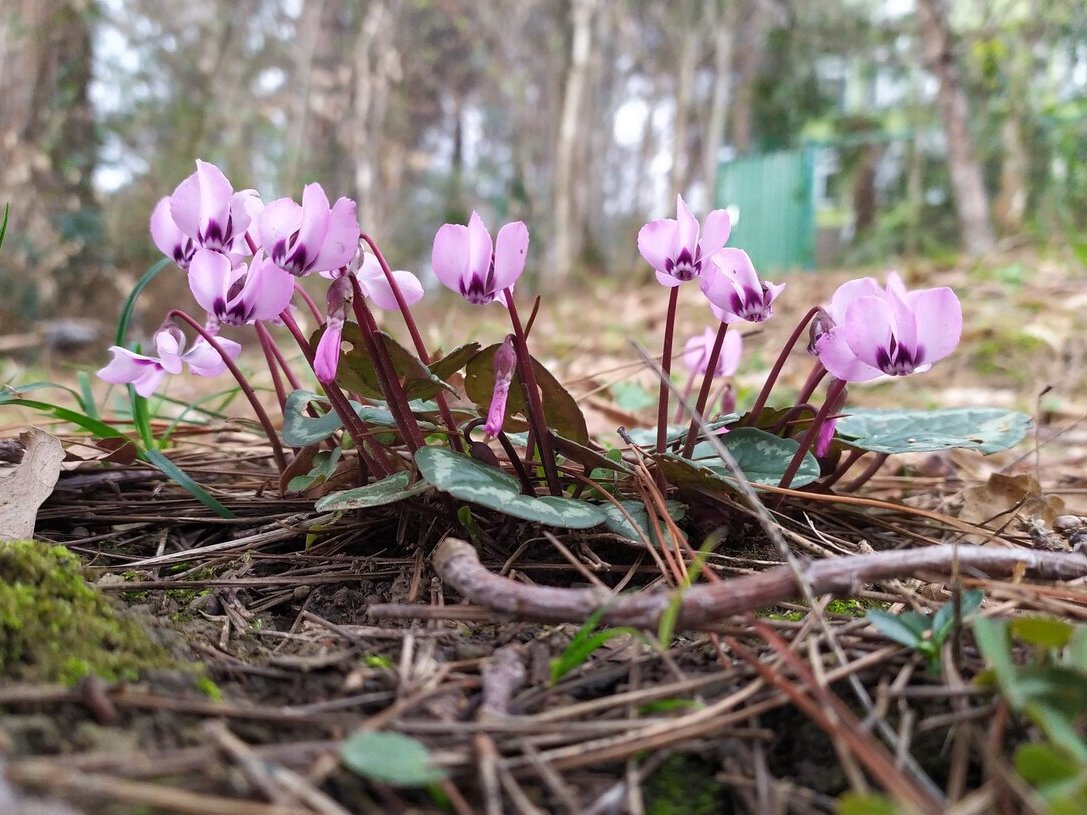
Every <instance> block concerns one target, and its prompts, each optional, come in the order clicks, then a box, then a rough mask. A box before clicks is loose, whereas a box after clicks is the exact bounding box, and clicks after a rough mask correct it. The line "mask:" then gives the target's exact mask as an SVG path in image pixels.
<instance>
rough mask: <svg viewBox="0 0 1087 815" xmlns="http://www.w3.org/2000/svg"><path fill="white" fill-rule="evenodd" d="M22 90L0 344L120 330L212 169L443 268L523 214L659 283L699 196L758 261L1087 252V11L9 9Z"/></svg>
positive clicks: (4, 10) (3, 8) (830, 1)
mask: <svg viewBox="0 0 1087 815" xmlns="http://www.w3.org/2000/svg"><path fill="white" fill-rule="evenodd" d="M0 89H2V92H0V205H2V204H3V203H4V202H10V203H11V206H12V213H11V225H10V229H9V233H8V238H7V242H6V244H5V246H4V247H3V250H2V251H0V336H2V335H10V334H12V333H14V332H17V331H26V330H29V327H31V326H35V325H40V324H41V323H42V321H47V320H56V319H58V318H61V317H72V316H84V317H93V318H97V319H99V320H101V321H103V322H104V323H105V324H106V325H107V326H108V325H109V323H110V322H111V321H112V319H113V317H114V315H115V313H116V311H117V310H118V308H119V304H120V300H121V298H122V297H123V296H124V295H125V294H127V292H128V290H129V289H130V287H131V286H132V284H133V283H134V282H135V280H137V279H138V277H139V275H140V274H141V273H142V272H143V271H144V270H146V269H147V267H148V266H149V265H150V264H151V263H153V262H155V261H156V260H157V259H158V255H157V252H156V250H155V249H154V247H153V245H152V243H151V240H150V237H149V235H148V232H147V219H148V216H149V214H150V212H151V208H152V207H153V205H154V203H155V202H156V200H157V199H158V198H160V197H161V196H163V195H166V194H168V193H169V192H170V191H171V190H172V189H173V187H174V186H175V185H176V184H177V183H178V182H179V181H180V180H181V179H182V178H183V177H185V176H186V175H188V174H189V173H190V172H192V170H193V168H194V165H193V160H194V159H195V158H197V157H200V158H204V159H207V160H209V161H214V162H216V163H218V164H219V165H220V166H221V167H222V168H223V169H224V170H225V171H226V173H227V174H228V176H229V177H230V178H231V179H232V180H233V181H234V184H235V187H236V188H243V187H248V186H252V187H256V188H258V189H260V190H261V191H262V193H263V195H264V198H265V200H266V201H267V200H271V199H272V198H274V197H277V196H280V195H292V196H295V197H297V196H299V195H300V193H301V187H302V185H303V183H305V182H307V181H311V180H318V181H320V182H322V183H323V184H324V185H325V187H326V189H327V190H328V191H329V194H330V195H331V196H333V197H334V196H338V195H347V196H351V197H354V198H356V199H357V200H358V202H359V215H360V220H361V222H362V225H363V228H364V229H365V230H367V231H369V232H371V233H372V234H373V235H375V236H376V237H377V238H378V240H379V241H381V242H382V243H383V245H384V246H385V247H386V253H387V254H388V255H389V256H390V257H391V258H392V260H393V262H394V265H396V266H398V267H401V268H409V269H412V270H414V271H417V272H419V273H421V274H424V276H425V274H426V265H427V263H428V259H429V248H430V241H431V239H432V237H433V234H434V231H435V229H436V228H437V227H438V226H439V225H440V224H441V223H443V222H445V221H459V222H464V221H465V219H466V216H467V214H468V213H469V212H470V211H471V210H472V209H473V208H478V209H480V210H481V212H482V213H483V214H484V217H485V218H486V220H487V221H488V223H489V224H490V225H491V226H492V227H496V226H497V225H498V224H499V223H500V222H502V221H503V220H507V219H523V220H525V221H526V222H527V223H528V224H529V227H530V229H531V231H532V238H533V246H532V252H533V259H532V262H531V263H530V274H532V275H534V277H532V278H531V279H530V280H529V281H528V285H530V286H534V287H536V288H539V289H543V290H549V289H550V290H557V289H560V288H561V287H564V286H568V285H572V284H573V285H576V284H579V283H582V282H584V281H586V280H589V279H593V278H595V277H597V276H600V275H613V276H617V277H619V276H622V277H629V276H631V275H636V276H637V277H638V279H639V280H641V279H643V278H644V279H645V280H647V281H648V280H649V279H650V277H651V276H650V275H649V274H648V273H647V272H645V271H644V270H643V268H642V266H641V264H638V263H637V260H636V259H637V255H636V248H635V240H634V238H635V235H636V231H637V228H638V227H639V226H640V225H641V224H642V223H643V222H644V221H645V220H647V219H648V218H650V217H663V216H665V215H670V214H672V213H674V201H675V195H676V193H677V192H679V193H683V194H684V195H685V197H686V198H687V200H688V202H689V203H690V204H691V205H692V207H694V208H695V210H696V211H701V212H704V211H705V210H706V209H707V208H708V207H709V206H710V205H711V204H717V205H735V206H737V207H738V211H739V215H740V220H739V224H738V226H737V228H736V229H735V230H734V233H733V234H734V238H733V240H732V241H731V243H733V244H734V245H739V246H741V247H744V248H747V249H748V250H749V251H750V252H751V253H752V255H753V257H754V258H755V260H756V263H757V264H758V265H760V266H761V267H763V270H764V271H769V270H770V268H769V267H790V266H791V267H807V268H812V267H818V266H820V265H832V264H852V263H873V262H885V261H888V260H891V259H895V258H899V257H912V256H918V255H934V254H942V253H948V252H958V251H965V252H967V253H970V254H974V255H978V254H985V253H988V252H990V251H992V250H993V249H994V247H997V246H1000V245H1002V244H1001V242H1019V241H1027V242H1040V243H1057V242H1059V243H1061V244H1062V245H1071V246H1072V247H1073V248H1074V249H1079V250H1081V251H1082V249H1083V248H1084V246H1083V245H1081V243H1080V242H1081V241H1083V240H1084V239H1083V238H1082V237H1081V236H1082V235H1083V234H1084V226H1085V223H1084V222H1085V221H1087V12H1085V10H1084V6H1083V2H1082V0H949V1H945V2H942V1H941V0H821V1H820V2H805V1H804V0H671V2H639V1H638V0H185V2H183V3H164V2H160V1H159V0H0ZM1004 245H1007V243H1005V244H1004ZM182 287H183V283H182V282H181V281H180V280H179V281H178V297H179V298H180V297H182V296H183V295H182V292H183V288H182ZM150 327H151V328H153V326H150ZM145 328H147V327H146V326H145ZM105 330H106V335H105V336H108V332H109V330H110V329H109V328H106V329H105Z"/></svg>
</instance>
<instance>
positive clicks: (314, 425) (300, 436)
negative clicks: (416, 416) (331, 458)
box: [283, 388, 434, 447]
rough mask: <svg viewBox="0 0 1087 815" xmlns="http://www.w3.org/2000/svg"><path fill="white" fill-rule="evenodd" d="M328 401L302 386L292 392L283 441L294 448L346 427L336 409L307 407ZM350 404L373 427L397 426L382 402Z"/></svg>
mask: <svg viewBox="0 0 1087 815" xmlns="http://www.w3.org/2000/svg"><path fill="white" fill-rule="evenodd" d="M325 401H326V400H325V398H324V397H323V396H318V395H317V394H316V393H314V392H313V391H307V390H303V389H301V388H299V389H298V390H296V391H291V393H290V394H288V396H287V402H286V404H284V406H283V441H285V442H286V443H287V444H289V445H290V446H291V447H306V446H307V445H310V444H316V443H317V442H320V441H324V440H325V439H327V438H328V437H329V436H331V435H332V434H333V433H335V432H336V431H337V430H339V429H340V428H341V427H343V422H342V421H341V420H340V417H339V415H338V414H337V413H336V412H335V411H332V410H330V411H328V412H327V413H324V414H322V415H320V416H309V415H307V414H306V412H305V410H306V407H307V406H308V405H309V404H310V403H311V402H317V403H324V402H325ZM349 404H350V405H351V407H352V408H353V409H354V411H355V413H357V414H358V417H359V418H360V419H362V420H363V421H364V422H365V423H366V424H367V425H370V426H371V427H381V428H395V427H396V422H395V421H394V420H393V415H392V413H390V412H389V410H388V408H385V407H382V406H380V405H360V404H359V403H358V402H355V401H354V400H352V401H350V402H349ZM416 404H420V405H421V404H424V403H419V402H413V403H412V405H416ZM419 427H420V428H421V429H422V430H423V431H424V432H427V431H429V430H433V429H434V425H433V424H431V423H428V422H419Z"/></svg>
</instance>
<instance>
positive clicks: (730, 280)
mask: <svg viewBox="0 0 1087 815" xmlns="http://www.w3.org/2000/svg"><path fill="white" fill-rule="evenodd" d="M698 285H699V287H700V288H701V289H702V293H703V294H704V295H706V299H707V300H709V301H710V308H711V310H712V311H713V313H714V316H716V317H717V319H719V320H720V321H721V322H723V323H733V322H735V321H737V320H747V321H748V322H752V323H761V322H763V321H764V320H767V319H769V318H770V316H771V315H772V314H773V313H774V307H773V302H774V300H776V299H777V296H778V295H779V294H781V292H782V290H783V289H784V288H785V284H784V283H767V282H766V281H764V280H762V279H761V278H759V273H758V272H756V271H755V266H754V264H752V262H751V258H750V257H748V255H747V252H745V251H743V250H742V249H732V248H728V249H722V250H721V251H720V252H718V253H717V254H716V255H714V256H713V257H712V258H711V259H710V263H709V268H707V269H706V270H705V271H704V272H703V275H702V280H701V281H699V284H698Z"/></svg>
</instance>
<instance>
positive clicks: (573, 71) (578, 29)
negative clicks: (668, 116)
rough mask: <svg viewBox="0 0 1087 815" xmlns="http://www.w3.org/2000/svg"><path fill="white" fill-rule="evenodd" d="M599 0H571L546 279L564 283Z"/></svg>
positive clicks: (571, 244)
mask: <svg viewBox="0 0 1087 815" xmlns="http://www.w3.org/2000/svg"><path fill="white" fill-rule="evenodd" d="M598 6H599V0H572V2H571V8H570V16H571V27H572V29H573V38H572V40H573V41H572V44H571V48H570V63H569V68H568V69H567V72H566V88H565V90H564V92H563V99H562V118H561V119H560V121H559V135H558V144H557V149H556V151H555V187H554V190H555V192H554V204H555V228H554V235H553V237H554V253H555V254H554V262H553V264H552V269H551V272H552V273H551V275H548V276H547V277H546V279H548V280H550V281H551V282H552V284H554V285H556V286H561V285H562V284H563V283H565V282H566V281H567V280H568V279H569V277H570V273H571V272H572V271H573V266H574V236H575V235H576V232H577V230H576V229H575V227H574V223H573V214H574V197H575V192H576V190H575V189H574V185H575V183H576V179H575V177H574V162H575V158H576V147H577V144H578V141H579V129H580V125H581V124H582V123H583V121H584V117H583V115H582V107H583V105H582V99H583V97H584V95H585V81H586V75H587V74H588V68H589V56H590V51H591V49H592V34H593V15H594V14H595V12H596V10H597V7H598Z"/></svg>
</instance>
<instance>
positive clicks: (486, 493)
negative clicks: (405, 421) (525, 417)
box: [415, 447, 605, 529]
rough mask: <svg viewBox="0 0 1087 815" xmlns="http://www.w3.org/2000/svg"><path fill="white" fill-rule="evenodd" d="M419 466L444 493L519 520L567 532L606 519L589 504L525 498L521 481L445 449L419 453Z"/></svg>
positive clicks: (584, 527) (558, 499) (566, 499)
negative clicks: (560, 528)
mask: <svg viewBox="0 0 1087 815" xmlns="http://www.w3.org/2000/svg"><path fill="white" fill-rule="evenodd" d="M415 463H416V465H417V466H418V467H419V473H420V474H421V475H422V476H423V478H425V479H426V480H427V481H428V482H430V483H431V484H433V485H434V486H435V487H437V488H438V489H440V490H441V491H442V492H447V493H449V494H450V495H452V496H453V497H454V498H457V499H458V500H461V501H468V502H469V503H473V504H479V505H480V506H484V507H487V508H488V509H493V510H496V511H498V512H504V513H505V514H507V515H512V516H513V517H515V518H521V519H522V520H525V521H535V522H536V523H541V524H545V525H547V526H559V527H565V528H567V529H588V528H589V527H591V526H596V525H597V524H601V523H604V520H605V518H604V513H603V512H601V511H600V508H599V507H597V506H595V505H594V504H590V503H587V502H585V501H575V500H574V499H572V498H555V497H552V496H545V497H542V498H537V497H535V496H531V495H522V494H521V489H520V484H519V483H518V481H517V479H515V478H513V477H512V476H509V475H507V474H506V473H504V472H502V471H501V470H498V469H496V468H494V467H491V466H489V465H487V464H483V463H482V462H479V461H476V460H474V459H472V458H469V457H468V456H466V455H463V454H462V453H457V452H454V451H453V450H449V449H447V448H445V447H423V448H421V449H420V450H417V451H416V453H415Z"/></svg>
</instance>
